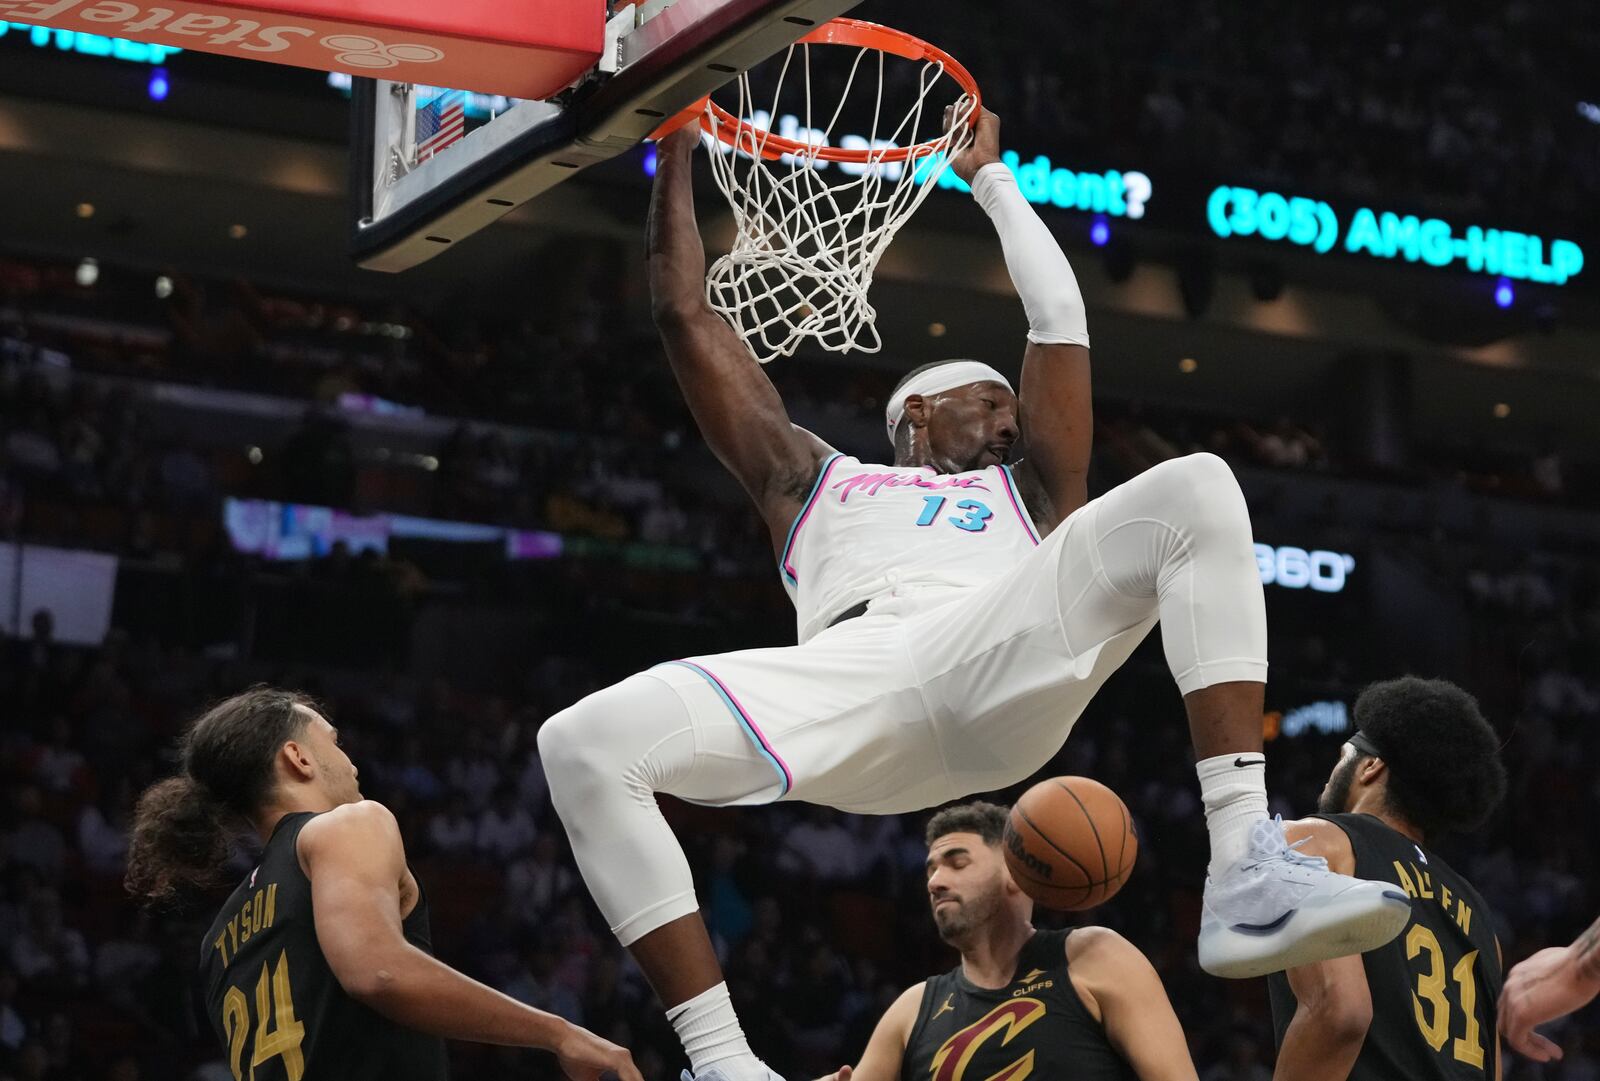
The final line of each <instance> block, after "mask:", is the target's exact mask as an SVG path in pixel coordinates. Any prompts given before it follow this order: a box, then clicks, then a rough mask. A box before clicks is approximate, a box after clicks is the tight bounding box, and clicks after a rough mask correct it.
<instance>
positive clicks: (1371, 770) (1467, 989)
mask: <svg viewBox="0 0 1600 1081" xmlns="http://www.w3.org/2000/svg"><path fill="white" fill-rule="evenodd" d="M1355 724H1356V729H1357V731H1356V733H1355V735H1353V736H1351V737H1350V739H1349V741H1348V742H1346V743H1345V745H1344V748H1343V751H1342V753H1341V754H1340V757H1339V762H1338V765H1336V766H1335V767H1334V770H1333V774H1332V776H1331V777H1329V779H1328V784H1327V787H1326V788H1324V789H1323V791H1322V796H1321V798H1320V799H1318V801H1317V811H1318V814H1317V816H1316V817H1314V818H1308V819H1305V820H1304V821H1300V822H1291V823H1289V824H1288V826H1287V827H1286V830H1285V832H1286V833H1287V835H1288V836H1289V838H1290V839H1291V840H1292V841H1294V858H1297V859H1303V860H1306V861H1308V862H1314V863H1316V864H1323V863H1324V861H1325V865H1326V866H1327V867H1330V868H1332V869H1333V870H1335V871H1340V872H1343V873H1345V874H1353V875H1359V876H1361V877H1362V878H1370V879H1376V880H1380V881H1387V882H1392V883H1394V884H1395V885H1396V886H1397V887H1398V888H1400V889H1401V890H1403V891H1404V892H1405V895H1406V896H1407V897H1409V898H1410V899H1411V909H1412V915H1411V919H1410V921H1409V922H1408V924H1407V926H1406V929H1405V931H1404V932H1403V933H1402V934H1401V935H1400V937H1398V938H1396V939H1395V940H1394V941H1393V942H1390V943H1388V944H1386V945H1383V946H1380V947H1378V948H1377V949H1373V950H1370V951H1368V952H1367V953H1365V954H1364V955H1362V956H1360V957H1341V958H1337V959H1335V960H1331V961H1324V962H1322V963H1320V964H1316V965H1307V966H1303V967H1300V968H1291V969H1290V970H1289V971H1288V972H1287V973H1278V974H1274V975H1273V976H1271V977H1269V978H1268V981H1267V985H1268V988H1269V990H1270V991H1271V994H1272V1014H1273V1020H1274V1021H1275V1022H1276V1024H1277V1030H1278V1042H1279V1045H1280V1046H1279V1051H1278V1067H1277V1073H1276V1077H1277V1078H1279V1081H1333V1079H1335V1078H1337V1079H1338V1081H1345V1079H1346V1078H1349V1079H1351V1081H1379V1079H1380V1078H1392V1077H1404V1078H1408V1079H1414V1081H1428V1079H1431V1078H1436V1079H1438V1081H1458V1079H1459V1081H1472V1079H1478V1081H1481V1079H1482V1078H1485V1077H1498V1076H1499V1073H1500V1042H1499V1040H1497V1039H1496V1038H1495V998H1496V996H1497V995H1498V994H1499V993H1500V975H1501V974H1500V944H1499V942H1498V941H1497V940H1496V939H1495V935H1494V926H1493V917H1492V915H1491V914H1490V912H1489V908H1488V906H1487V905H1486V904H1484V901H1483V898H1481V897H1480V896H1478V891H1477V890H1475V889H1473V888H1472V884H1471V883H1470V882H1468V881H1467V880H1466V879H1465V878H1463V877H1461V875H1460V873H1459V872H1457V871H1456V870H1454V869H1453V868H1451V867H1450V866H1449V865H1448V864H1446V863H1445V862H1444V861H1443V860H1442V859H1440V858H1439V855H1438V853H1436V852H1434V851H1433V850H1432V848H1431V847H1430V846H1431V844H1432V843H1433V842H1434V841H1435V840H1436V839H1437V838H1439V837H1440V836H1441V835H1443V834H1446V833H1454V832H1465V831H1468V830H1473V829H1476V828H1477V827H1478V826H1480V825H1482V824H1483V822H1484V820H1485V819H1487V818H1488V817H1489V815H1490V814H1491V813H1493V811H1494V809H1495V808H1496V807H1497V806H1499V804H1500V800H1501V798H1502V797H1503V796H1504V795H1505V790H1506V771H1505V766H1504V765H1503V764H1502V763H1501V761H1500V740H1499V738H1498V737H1497V736H1496V735H1495V732H1494V729H1493V728H1491V727H1490V726H1489V722H1488V721H1486V720H1484V717H1483V714H1482V713H1480V712H1479V710H1478V703H1477V702H1476V701H1474V700H1473V698H1472V696H1471V695H1469V694H1468V693H1467V692H1466V691H1463V690H1462V689H1461V688H1460V687H1457V686H1456V685H1455V684H1453V683H1447V682H1445V681H1443V680H1427V679H1417V678H1415V677H1406V678H1404V679H1395V680H1389V681H1388V682H1385V683H1374V684H1373V685H1372V686H1370V687H1368V688H1367V689H1366V690H1365V691H1363V692H1362V693H1361V696H1360V697H1359V698H1357V699H1356V706H1355ZM1263 828H1264V827H1263Z"/></svg>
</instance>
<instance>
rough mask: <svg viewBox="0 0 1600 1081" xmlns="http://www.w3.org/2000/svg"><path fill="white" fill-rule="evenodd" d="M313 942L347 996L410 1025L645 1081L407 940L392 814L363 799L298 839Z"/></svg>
mask: <svg viewBox="0 0 1600 1081" xmlns="http://www.w3.org/2000/svg"><path fill="white" fill-rule="evenodd" d="M298 848H299V856H300V865H301V866H302V867H303V868H304V869H305V872H306V875H307V877H309V878H310V879H311V907H312V913H313V917H314V919H315V922H316V929H317V944H318V945H319V946H320V947H321V948H322V953H323V956H324V957H326V958H327V960H328V967H329V968H331V969H332V970H333V975H334V978H336V979H337V980H338V981H339V985H340V986H341V987H343V988H344V990H345V992H346V993H347V994H349V995H350V997H352V998H354V999H356V1000H357V1001H359V1002H361V1003H363V1004H365V1005H367V1006H369V1007H371V1008H372V1009H374V1010H376V1011H377V1012H378V1013H381V1014H383V1015H384V1016H385V1017H387V1018H389V1019H390V1020H392V1021H395V1022H398V1023H399V1024H402V1025H405V1026H406V1027H407V1028H414V1029H417V1030H419V1031H422V1032H427V1033H430V1034H432V1035H435V1036H442V1037H444V1038H446V1039H451V1040H471V1041H473V1042H476V1043H489V1044H501V1045H505V1046H510V1047H539V1048H544V1049H546V1050H549V1051H553V1052H555V1054H556V1056H557V1057H558V1058H559V1060H560V1063H561V1069H562V1071H563V1072H564V1073H565V1074H566V1076H567V1077H569V1078H573V1079H574V1081H594V1079H597V1078H599V1077H600V1076H601V1075H602V1074H606V1073H615V1074H616V1075H618V1076H619V1077H621V1078H623V1079H624V1081H642V1079H641V1078H640V1075H639V1070H638V1068H637V1067H636V1066H634V1064H633V1058H632V1056H631V1055H629V1054H628V1052H627V1050H626V1049H624V1048H621V1047H618V1046H617V1045H616V1044H613V1043H610V1042H609V1041H607V1040H603V1039H601V1038H600V1037H598V1036H596V1035H595V1034H594V1033H592V1032H589V1031H588V1030H587V1029H584V1028H581V1027H579V1026H577V1025H574V1024H571V1023H570V1022H568V1021H565V1020H563V1019H562V1018H560V1017H557V1016H555V1015H554V1014H549V1013H545V1012H544V1011H542V1010H536V1009H534V1008H532V1007H531V1006H525V1005H523V1004H522V1003H520V1002H518V1001H516V1000H515V999H513V998H510V997H508V996H506V995H503V994H501V993H500V992H499V991H496V990H494V989H493V988H492V987H486V986H484V985H483V984H481V983H479V982H477V981H476V980H474V979H471V978H470V977H467V976H464V975H462V974H461V973H459V972H457V971H456V970H455V969H453V968H451V967H450V966H449V965H446V964H444V963H443V962H441V961H438V960H435V959H434V958H433V957H430V956H429V955H428V954H426V953H424V952H423V951H421V950H419V949H417V948H416V947H415V946H413V945H411V943H409V942H407V941H406V939H405V933H404V931H403V929H402V927H401V919H400V883H401V881H402V880H403V879H404V878H405V875H406V855H405V847H404V845H403V844H402V842H401V839H400V827H399V824H398V823H397V822H395V819H394V815H393V814H391V813H390V812H389V809H388V808H386V807H384V806H383V805H382V804H380V803H375V802H373V801H372V800H367V801H365V802H363V803H352V804H348V805H346V806H343V807H340V808H338V809H337V810H333V811H329V812H328V813H327V814H324V815H319V816H318V817H316V818H314V819H312V820H311V821H310V822H309V823H307V824H306V827H305V829H304V830H302V831H301V833H300V838H299V846H298Z"/></svg>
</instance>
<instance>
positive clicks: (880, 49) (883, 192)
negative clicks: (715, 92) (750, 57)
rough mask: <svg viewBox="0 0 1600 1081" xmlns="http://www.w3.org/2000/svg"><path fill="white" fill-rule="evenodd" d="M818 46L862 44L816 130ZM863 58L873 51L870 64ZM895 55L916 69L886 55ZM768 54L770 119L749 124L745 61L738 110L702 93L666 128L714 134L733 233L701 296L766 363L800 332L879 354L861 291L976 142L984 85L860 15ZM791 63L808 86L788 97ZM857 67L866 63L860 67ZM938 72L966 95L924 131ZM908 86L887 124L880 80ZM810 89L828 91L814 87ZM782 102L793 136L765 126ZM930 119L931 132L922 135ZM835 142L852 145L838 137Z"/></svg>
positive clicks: (939, 111) (792, 347) (791, 347)
mask: <svg viewBox="0 0 1600 1081" xmlns="http://www.w3.org/2000/svg"><path fill="white" fill-rule="evenodd" d="M813 45H834V46H844V47H853V48H854V49H855V50H856V56H855V59H854V61H853V62H852V64H851V65H850V68H849V73H848V76H847V78H846V79H845V82H844V89H843V91H842V93H840V95H839V101H838V104H837V105H835V106H833V107H832V111H831V112H827V113H826V115H825V117H824V119H825V120H826V124H825V125H824V126H822V127H821V128H818V127H817V126H816V124H815V123H814V118H813V102H812V91H813V87H814V85H815V83H814V80H813V77H812V71H811V47H812V46H813ZM869 58H872V59H874V61H875V62H874V63H871V64H869V63H868V61H869ZM891 58H894V59H896V60H905V61H909V62H910V63H911V64H913V65H917V67H915V68H911V69H908V68H907V67H906V66H905V65H900V64H894V65H892V66H891V64H890V59H891ZM797 59H798V61H799V63H798V65H796V63H795V62H796V60H797ZM774 63H775V64H778V72H777V78H776V85H775V86H774V87H773V89H772V91H771V93H770V96H763V97H762V98H760V99H759V101H760V102H762V103H766V104H768V107H767V108H766V109H764V110H763V112H764V114H765V117H766V118H767V123H766V124H765V125H764V126H763V125H758V124H757V123H756V122H755V118H756V112H755V109H756V104H757V101H758V99H757V97H756V94H755V91H754V90H753V88H752V86H751V74H750V72H748V71H747V72H744V73H743V74H741V75H740V76H739V78H738V80H737V88H738V93H737V97H738V104H737V112H734V111H730V110H728V109H726V108H724V107H722V106H721V105H719V104H717V103H716V102H715V101H712V100H711V99H710V98H706V99H704V101H703V102H701V103H698V104H697V105H695V106H694V107H692V108H691V109H690V110H686V111H685V112H684V113H683V114H680V116H679V117H678V118H676V119H675V122H669V124H667V125H665V126H664V127H663V128H662V131H661V134H664V133H666V132H668V131H671V130H673V128H675V127H681V126H682V125H683V124H684V123H688V122H690V121H692V120H694V119H698V120H699V123H700V127H701V130H702V131H703V132H705V133H707V134H709V135H710V136H712V138H713V139H715V140H716V143H717V145H716V146H715V147H714V149H713V151H712V154H711V164H712V171H713V173H714V175H715V177H716V180H717V186H718V187H720V188H721V189H722V193H723V195H725V196H726V197H727V199H728V203H729V205H730V206H731V207H732V208H733V217H734V225H735V235H734V241H733V245H732V247H731V249H730V250H729V252H728V254H727V255H724V256H722V257H721V258H720V259H718V260H717V261H716V262H715V263H713V264H712V267H711V270H710V272H709V273H708V274H707V276H706V298H707V300H708V302H709V303H710V304H711V307H712V308H714V309H715V310H716V311H718V312H720V313H722V315H723V316H724V317H726V318H727V319H728V321H729V323H730V324H731V325H732V326H733V327H734V329H735V330H736V331H737V332H738V333H739V336H740V337H741V338H743V339H744V342H745V345H746V347H748V348H749V350H750V352H751V354H752V355H753V356H754V357H755V358H756V360H758V361H760V362H761V363H763V364H765V363H767V362H768V361H770V360H773V359H775V358H776V357H780V356H792V355H793V354H794V353H795V351H796V350H797V349H799V348H800V347H801V346H802V345H803V344H804V343H805V342H807V341H808V340H809V341H814V342H816V343H817V344H818V345H819V346H820V347H821V348H822V349H825V350H828V351H830V352H846V351H849V350H852V349H855V350H860V351H862V352H868V353H875V352H877V351H878V350H879V349H881V348H882V346H883V343H882V340H881V339H880V338H879V337H878V332H877V328H876V327H875V326H874V320H875V318H876V316H877V312H876V310H875V309H874V308H873V307H872V305H871V303H870V302H869V301H868V300H867V291H868V290H869V289H870V288H871V286H872V276H873V272H874V271H875V270H876V269H877V266H878V261H879V260H880V259H881V258H882V257H883V253H884V252H885V251H886V250H887V248H888V246H889V243H890V241H892V240H893V239H894V236H895V234H896V233H897V232H899V230H900V228H901V227H902V226H903V225H904V224H905V223H906V222H907V221H908V220H909V219H910V217H911V215H912V214H913V213H914V212H915V211H916V209H917V207H918V206H920V205H921V204H922V200H923V199H925V198H926V197H927V195H928V193H929V192H930V191H931V190H932V189H933V184H934V182H935V181H936V180H938V178H939V176H940V175H941V174H942V173H943V172H944V170H945V169H947V168H948V167H949V164H950V159H951V158H952V157H954V156H955V155H956V154H957V153H959V152H960V151H961V150H963V149H965V148H966V146H967V145H968V144H969V143H970V142H971V139H972V131H973V129H974V127H975V126H976V121H977V118H978V116H980V115H981V109H982V103H981V98H980V96H979V93H978V84H977V83H976V81H974V80H973V78H972V76H971V75H970V74H969V73H968V72H967V69H966V68H964V67H962V66H961V64H959V63H958V62H957V61H956V60H955V59H954V58H953V57H951V56H950V55H949V54H948V53H946V52H944V51H943V50H942V49H939V48H936V47H935V46H933V45H930V44H928V43H927V42H925V41H922V40H920V39H919V38H916V37H913V36H912V35H910V34H907V33H904V32H902V31H899V30H894V29H891V28H889V27H886V26H879V25H877V24H875V23H869V22H862V21H861V20H858V19H834V20H832V21H831V22H828V23H826V24H824V25H822V26H820V27H818V28H817V29H816V30H813V31H811V32H810V33H809V34H807V35H806V36H805V37H803V38H801V39H800V40H799V41H798V42H796V43H795V45H793V46H791V47H790V49H789V51H788V53H787V54H786V55H785V56H784V57H783V58H782V60H781V62H779V61H774ZM796 66H798V67H799V68H800V69H801V71H800V75H801V82H802V85H801V87H800V88H799V89H798V90H796V89H795V88H794V87H793V86H792V85H790V87H789V90H790V93H789V98H788V99H786V98H785V96H784V90H785V85H786V83H787V82H788V76H789V75H790V70H791V68H792V67H796ZM864 66H866V67H868V68H869V72H868V73H867V74H865V75H863V72H862V68H863V67H864ZM871 67H876V69H877V91H876V95H875V96H870V99H869V95H867V94H864V93H863V94H861V95H859V98H860V99H862V100H860V101H857V102H852V101H851V91H852V90H854V89H856V86H857V83H858V81H859V82H862V83H865V84H868V85H870V83H871V81H872V78H871V74H870V68H871ZM858 77H859V79H858ZM945 79H949V80H951V81H952V82H953V83H954V84H955V86H956V87H958V88H959V90H960V95H959V97H956V99H955V111H954V113H953V115H952V119H951V123H950V126H949V129H948V130H946V129H945V128H944V110H943V108H942V104H943V102H942V101H941V102H940V103H939V104H935V105H933V106H932V110H931V111H932V113H933V116H932V118H931V119H932V126H931V129H930V127H929V125H928V123H927V121H928V119H929V117H928V115H927V114H928V113H929V111H930V109H929V99H930V97H931V96H932V95H933V94H934V92H935V90H937V89H938V88H939V85H940V84H941V83H942V82H943V81H944V80H945ZM818 81H820V80H818ZM904 83H910V84H912V85H914V87H915V91H914V93H915V100H914V101H913V103H912V104H911V106H910V107H909V108H908V109H907V110H906V112H905V114H904V117H903V119H901V120H899V121H898V123H894V126H893V127H892V128H888V125H889V124H890V123H893V122H892V121H885V120H884V119H883V110H884V97H885V90H886V88H889V89H891V90H892V89H894V88H895V87H896V86H898V85H901V84H904ZM818 92H819V94H823V93H826V91H823V90H821V88H820V87H818ZM786 100H788V101H793V102H794V104H793V105H791V106H790V108H791V115H793V116H796V117H798V118H799V121H800V124H801V126H800V128H799V130H798V131H797V133H796V134H797V135H799V136H800V137H799V138H791V137H788V136H786V135H784V134H780V133H779V132H775V131H773V130H771V127H772V124H773V120H772V118H775V117H778V116H780V115H781V114H780V108H782V107H784V105H785V102H786ZM943 100H944V101H948V100H950V99H949V98H945V99H943ZM847 108H853V110H854V113H853V114H852V115H858V116H859V118H860V121H861V122H863V123H865V122H866V121H867V119H868V117H870V123H869V124H866V127H865V128H864V129H858V130H862V132H863V133H862V134H861V135H856V136H848V135H840V134H837V132H838V130H839V129H840V127H841V118H842V117H844V116H845V115H846V111H847ZM817 112H818V113H822V112H824V110H823V109H819V110H817ZM886 128H888V130H885V129H886ZM929 130H931V132H932V134H931V135H927V136H925V135H924V132H925V131H929ZM835 141H840V142H844V143H846V144H847V145H840V146H835V145H832V144H833V143H834V142H835ZM850 143H854V144H857V145H848V144H850Z"/></svg>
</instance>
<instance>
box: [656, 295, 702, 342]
mask: <svg viewBox="0 0 1600 1081" xmlns="http://www.w3.org/2000/svg"><path fill="white" fill-rule="evenodd" d="M654 294H655V295H654V296H653V297H652V299H651V302H650V317H651V318H652V319H654V320H655V324H656V329H657V330H659V331H661V332H662V333H663V334H671V333H676V332H681V331H683V330H684V329H685V328H686V327H688V326H689V325H690V324H692V323H693V322H694V321H695V319H697V318H699V317H700V316H701V315H703V314H705V310H706V306H705V301H704V300H703V299H702V298H701V296H700V295H699V291H698V290H691V291H687V292H686V291H683V290H672V289H661V288H657V289H655V290H654Z"/></svg>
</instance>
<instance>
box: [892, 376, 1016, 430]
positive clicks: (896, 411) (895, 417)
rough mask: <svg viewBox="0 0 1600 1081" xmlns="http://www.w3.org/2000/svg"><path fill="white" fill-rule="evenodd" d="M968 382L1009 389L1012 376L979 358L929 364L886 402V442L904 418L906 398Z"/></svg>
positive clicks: (932, 392)
mask: <svg viewBox="0 0 1600 1081" xmlns="http://www.w3.org/2000/svg"><path fill="white" fill-rule="evenodd" d="M968 383H999V384H1000V385H1001V386H1003V387H1005V388H1006V389H1007V390H1011V380H1009V379H1007V378H1006V377H1005V376H1003V375H1001V374H1000V373H999V372H997V371H995V370H994V369H993V368H991V367H989V365H987V364H985V363H983V362H982V361H981V360H952V361H950V362H949V363H947V364H941V365H939V366H938V367H937V368H929V369H928V370H927V371H925V372H923V373H922V374H921V375H918V376H915V377H913V378H911V379H908V380H906V384H905V386H903V387H901V388H900V389H899V390H897V391H895V394H894V397H893V398H890V399H889V406H888V408H886V409H885V410H884V411H883V419H884V420H885V421H886V422H887V423H888V425H889V442H890V443H893V442H894V431H895V429H896V428H898V427H899V426H900V422H901V421H902V420H904V419H905V416H906V399H907V398H909V397H911V396H912V395H913V394H918V395H921V396H923V397H927V396H928V395H930V394H940V393H942V392H944V391H947V390H954V389H955V388H957V387H964V386H966V385H967V384H968ZM1013 393H1015V391H1013Z"/></svg>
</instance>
